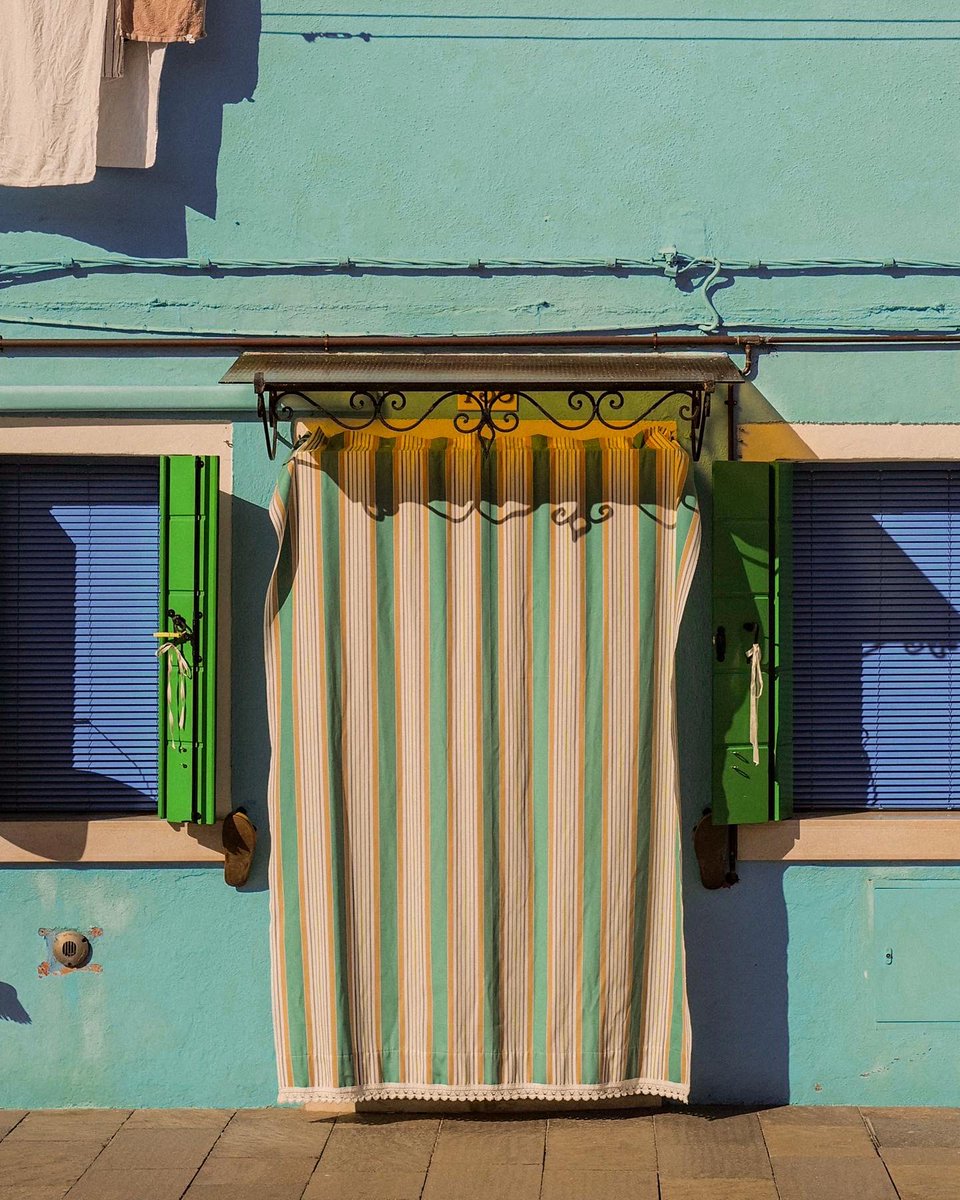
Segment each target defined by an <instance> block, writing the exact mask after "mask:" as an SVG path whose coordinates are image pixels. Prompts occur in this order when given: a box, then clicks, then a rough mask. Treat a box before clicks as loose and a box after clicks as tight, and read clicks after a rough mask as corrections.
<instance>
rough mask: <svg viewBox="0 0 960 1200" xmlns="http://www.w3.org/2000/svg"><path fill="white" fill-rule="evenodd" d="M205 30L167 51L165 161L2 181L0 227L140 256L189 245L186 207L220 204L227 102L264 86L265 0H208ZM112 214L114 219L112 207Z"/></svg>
mask: <svg viewBox="0 0 960 1200" xmlns="http://www.w3.org/2000/svg"><path fill="white" fill-rule="evenodd" d="M207 30H208V33H207V36H206V38H204V39H203V41H201V42H199V43H197V45H195V46H186V45H175V46H171V47H170V48H169V50H168V51H167V56H166V60H165V62H164V67H163V76H162V82H161V86H160V117H159V121H160V128H159V138H158V143H157V162H156V165H155V166H154V167H152V168H151V169H149V170H146V171H143V170H121V169H117V168H112V169H111V168H101V169H100V170H98V171H97V174H96V177H95V178H94V180H93V182H92V183H88V184H82V185H79V186H75V187H59V188H56V187H54V188H0V233H22V232H31V233H52V234H61V235H63V236H65V237H70V238H76V239H77V240H78V241H81V242H86V243H88V244H90V245H93V246H100V247H102V248H103V249H104V250H109V251H113V252H119V253H122V254H129V255H134V256H142V257H155V258H163V257H177V256H183V255H184V254H186V250H187V232H186V211H185V210H186V209H187V208H192V209H194V210H195V211H196V212H199V213H202V214H203V215H204V216H206V217H211V218H213V217H215V216H216V213H217V162H218V159H219V156H220V142H221V137H222V131H223V107H224V105H226V104H238V103H240V102H241V101H243V100H252V99H253V93H254V89H255V88H256V86H257V70H258V53H259V42H260V0H208V2H207ZM105 214H109V220H105V219H104V215H105Z"/></svg>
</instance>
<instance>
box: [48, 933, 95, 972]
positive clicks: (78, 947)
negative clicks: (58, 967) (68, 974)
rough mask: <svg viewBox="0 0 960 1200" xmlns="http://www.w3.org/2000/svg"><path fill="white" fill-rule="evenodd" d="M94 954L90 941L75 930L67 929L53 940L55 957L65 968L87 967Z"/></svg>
mask: <svg viewBox="0 0 960 1200" xmlns="http://www.w3.org/2000/svg"><path fill="white" fill-rule="evenodd" d="M92 954H93V946H91V945H90V939H89V938H88V937H87V936H86V935H85V934H82V933H77V931H76V930H75V929H66V930H64V932H63V933H58V934H57V936H56V937H55V938H54V939H53V957H54V958H55V959H56V960H57V962H58V963H61V964H62V965H63V966H65V967H85V966H86V965H87V963H88V962H89V961H90V958H91V955H92Z"/></svg>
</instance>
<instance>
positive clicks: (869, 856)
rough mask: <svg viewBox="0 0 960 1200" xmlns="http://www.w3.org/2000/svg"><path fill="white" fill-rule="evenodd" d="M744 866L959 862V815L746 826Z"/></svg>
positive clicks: (839, 817) (847, 816)
mask: <svg viewBox="0 0 960 1200" xmlns="http://www.w3.org/2000/svg"><path fill="white" fill-rule="evenodd" d="M737 857H738V858H739V859H741V860H743V861H745V862H870V863H879V862H925V863H927V862H951V863H958V864H960V812H921V813H907V812H872V813H804V814H803V816H802V817H797V818H795V819H794V820H790V821H770V822H768V823H767V824H764V825H741V826H740V827H739V830H738V834H737Z"/></svg>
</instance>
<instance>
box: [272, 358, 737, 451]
mask: <svg viewBox="0 0 960 1200" xmlns="http://www.w3.org/2000/svg"><path fill="white" fill-rule="evenodd" d="M253 387H254V391H255V392H256V395H257V416H258V417H259V419H260V422H261V424H262V425H263V436H264V441H265V443H266V448H267V455H268V457H269V458H270V459H271V460H273V459H275V458H276V455H277V443H278V440H279V424H280V422H281V421H291V420H293V417H294V415H295V413H294V409H293V407H291V405H290V403H289V401H291V400H297V401H300V404H301V405H305V406H306V407H307V408H308V409H311V410H313V411H314V412H316V413H318V414H319V415H320V416H321V417H323V418H324V419H325V420H328V421H330V422H332V423H333V424H334V425H336V426H337V427H338V428H340V429H344V430H362V429H369V428H370V427H371V426H372V425H375V424H376V425H380V426H382V427H383V428H384V429H387V430H389V431H390V432H391V433H409V432H412V431H413V430H414V429H416V428H417V427H418V426H419V425H422V424H423V422H424V421H426V420H427V419H428V418H429V417H430V416H431V415H432V414H433V413H434V412H435V411H436V410H437V409H438V408H439V407H440V406H441V405H442V404H444V403H445V402H447V401H452V400H460V399H463V398H466V399H467V400H469V401H471V402H472V404H473V407H471V408H468V409H461V410H460V411H458V412H457V413H456V415H455V416H454V417H453V418H452V421H451V424H452V425H453V428H454V429H455V430H456V431H457V433H463V434H473V435H474V436H475V437H476V438H477V440H478V442H479V443H480V447H481V449H482V450H483V451H484V452H486V451H488V450H489V449H490V447H491V445H492V444H493V442H494V440H495V439H496V438H497V437H498V436H499V435H500V434H504V433H512V432H514V431H515V430H516V429H517V428H518V427H519V425H520V405H521V403H522V404H525V405H529V406H530V407H531V408H532V409H533V410H534V413H535V414H536V415H539V416H540V417H543V418H544V419H546V420H547V421H549V422H550V423H551V424H552V425H555V426H556V427H557V428H558V429H563V430H566V431H567V432H570V433H574V432H577V431H579V430H582V429H586V428H587V427H588V426H590V425H593V424H596V425H598V426H601V427H602V428H603V429H607V430H610V431H611V432H615V433H626V432H628V431H629V430H631V429H635V428H636V427H637V426H638V425H640V424H641V423H642V422H643V421H646V420H649V418H650V417H651V416H652V414H653V413H654V412H655V411H656V410H657V409H658V408H660V406H661V405H662V404H665V403H666V402H667V401H668V400H672V399H677V398H684V399H685V400H686V403H684V404H681V406H680V409H679V416H680V419H681V420H683V421H686V422H687V424H688V425H689V430H690V450H691V454H692V456H693V458H694V460H695V461H697V460H699V458H700V453H701V450H702V448H703V437H704V432H705V430H706V425H707V418H708V417H709V415H710V401H711V397H712V395H713V391H714V388H715V384H714V382H713V381H711V380H704V381H702V382H698V383H696V384H685V385H683V386H678V387H670V388H668V390H666V391H664V392H663V394H662V395H661V396H659V397H658V399H656V400H655V401H654V402H653V403H652V404H651V405H649V406H648V407H647V408H646V409H644V411H643V412H642V413H640V415H639V416H637V417H633V418H631V419H630V420H618V419H617V415H618V414H619V413H620V412H621V411H622V410H623V408H624V407H625V405H626V399H625V397H624V394H623V392H622V391H620V390H618V389H616V388H609V387H602V388H594V389H588V388H583V387H578V388H574V389H572V390H571V391H570V392H569V394H568V396H567V408H568V410H569V412H570V413H571V416H570V417H569V418H568V419H564V418H563V417H560V416H558V415H557V414H556V413H555V412H551V411H550V410H548V409H547V408H545V407H544V406H543V404H541V403H540V401H539V400H537V399H536V398H535V397H534V396H533V395H531V393H530V392H527V391H523V390H521V389H518V388H517V387H511V386H509V385H502V386H497V387H484V388H466V387H463V386H461V387H457V388H452V389H447V390H445V391H443V392H440V393H439V394H437V395H436V396H434V397H433V398H432V399H430V400H429V401H428V402H427V403H426V405H425V406H424V407H423V408H422V409H421V411H420V412H418V413H417V414H416V415H414V416H408V417H407V416H404V415H403V414H404V413H405V411H406V408H407V395H406V392H404V391H402V390H400V389H398V388H388V389H386V390H382V391H381V390H372V389H358V390H356V391H354V392H352V393H351V394H350V396H349V399H348V400H347V408H348V409H349V411H341V412H339V413H334V412H331V411H330V409H329V408H327V407H326V406H325V405H324V404H322V403H321V402H320V401H319V400H317V399H316V397H315V396H314V395H311V394H309V393H308V392H306V391H301V390H300V389H299V388H294V387H291V386H289V385H287V384H283V383H273V382H271V383H267V382H265V379H264V375H263V372H262V371H257V372H256V373H255V374H254V377H253ZM417 390H418V392H419V391H420V390H421V389H420V388H418V389H417ZM505 401H507V402H509V407H507V406H506V405H505V404H504V402H505Z"/></svg>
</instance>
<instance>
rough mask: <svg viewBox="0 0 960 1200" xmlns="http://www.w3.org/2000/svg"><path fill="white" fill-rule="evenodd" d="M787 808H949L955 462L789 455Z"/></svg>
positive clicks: (956, 789)
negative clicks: (852, 461)
mask: <svg viewBox="0 0 960 1200" xmlns="http://www.w3.org/2000/svg"><path fill="white" fill-rule="evenodd" d="M792 563H793V668H794V670H793V787H794V805H795V807H796V808H798V809H807V810H809V809H864V808H876V809H892V808H906V809H923V808H954V807H960V614H958V605H960V467H956V466H952V465H940V464H929V465H928V464H921V465H917V464H909V465H904V466H900V465H894V464H889V465H888V464H884V465H871V466H868V467H867V466H865V467H860V466H832V465H826V464H802V465H801V464H798V465H797V466H796V467H795V468H794V477H793V557H792Z"/></svg>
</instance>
